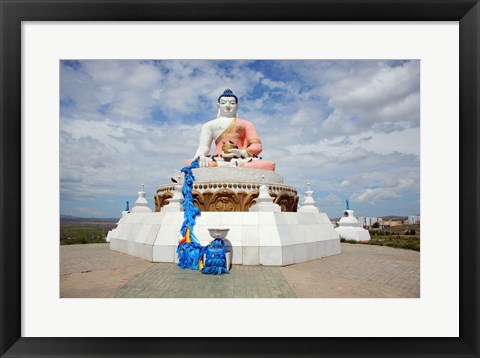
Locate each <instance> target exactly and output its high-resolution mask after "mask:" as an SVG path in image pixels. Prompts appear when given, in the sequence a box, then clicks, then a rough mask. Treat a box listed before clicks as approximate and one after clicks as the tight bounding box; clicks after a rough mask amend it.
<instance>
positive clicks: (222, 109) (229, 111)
mask: <svg viewBox="0 0 480 358" xmlns="http://www.w3.org/2000/svg"><path fill="white" fill-rule="evenodd" d="M217 107H218V113H217V117H220V116H222V117H236V116H237V112H238V98H237V96H235V95H234V94H233V92H232V91H231V90H229V89H226V90H225V91H224V92H223V93H222V94H221V95H220V97H218V103H217Z"/></svg>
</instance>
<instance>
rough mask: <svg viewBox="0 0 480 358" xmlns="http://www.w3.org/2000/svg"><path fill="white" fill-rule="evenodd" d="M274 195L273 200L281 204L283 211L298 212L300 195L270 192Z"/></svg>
mask: <svg viewBox="0 0 480 358" xmlns="http://www.w3.org/2000/svg"><path fill="white" fill-rule="evenodd" d="M270 195H271V196H272V197H274V199H273V202H274V203H275V204H278V205H280V207H281V208H282V211H286V212H296V211H297V207H298V195H291V194H288V193H280V194H273V195H272V194H270Z"/></svg>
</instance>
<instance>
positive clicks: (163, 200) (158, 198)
mask: <svg viewBox="0 0 480 358" xmlns="http://www.w3.org/2000/svg"><path fill="white" fill-rule="evenodd" d="M171 198H173V193H171V192H163V193H162V194H161V195H159V194H157V195H155V197H154V199H155V211H156V212H159V211H160V210H161V209H162V207H163V206H165V205H168V204H169V203H170V202H169V201H168V199H171Z"/></svg>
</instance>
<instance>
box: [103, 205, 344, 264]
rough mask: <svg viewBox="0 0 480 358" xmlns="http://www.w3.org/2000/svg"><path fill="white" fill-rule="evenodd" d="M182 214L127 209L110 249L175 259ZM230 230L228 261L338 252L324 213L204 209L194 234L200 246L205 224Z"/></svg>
mask: <svg viewBox="0 0 480 358" xmlns="http://www.w3.org/2000/svg"><path fill="white" fill-rule="evenodd" d="M182 222H183V212H154V213H129V214H127V215H125V216H124V217H122V218H121V219H120V221H119V222H118V225H117V228H115V229H114V230H112V231H110V232H109V233H108V237H107V239H108V240H109V241H110V248H111V249H112V250H115V251H119V252H123V253H126V254H129V255H133V256H136V257H140V258H143V259H145V260H149V261H153V262H178V257H177V254H176V249H177V246H178V242H179V240H180V239H181V237H180V232H179V231H180V227H181V224H182ZM212 227H215V228H228V229H230V231H229V233H228V236H227V238H226V240H225V241H226V243H227V241H228V244H229V246H230V245H231V247H230V248H229V251H231V252H232V263H233V264H237V265H238V264H243V265H269V266H285V265H291V264H294V263H300V262H305V261H309V260H314V259H318V258H321V257H325V256H331V255H336V254H339V253H340V238H339V236H338V234H337V233H336V231H335V230H334V228H333V227H332V224H331V223H330V220H329V218H328V216H327V215H326V214H325V213H318V212H317V213H298V212H202V214H201V216H199V217H198V218H197V225H196V226H195V229H194V233H195V235H196V236H197V238H198V239H199V241H200V243H201V244H202V245H207V244H208V243H210V241H211V240H212V238H211V237H210V235H209V233H208V228H212Z"/></svg>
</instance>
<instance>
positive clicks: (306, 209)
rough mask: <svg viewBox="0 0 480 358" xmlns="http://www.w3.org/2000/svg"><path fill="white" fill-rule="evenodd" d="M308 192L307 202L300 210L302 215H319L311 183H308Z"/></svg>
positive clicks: (306, 193) (306, 194)
mask: <svg viewBox="0 0 480 358" xmlns="http://www.w3.org/2000/svg"><path fill="white" fill-rule="evenodd" d="M307 188H308V189H307V191H306V192H305V200H304V201H303V203H302V206H301V207H300V208H299V209H298V212H300V213H318V212H320V211H319V210H318V208H317V207H316V206H315V200H314V199H313V191H312V190H311V189H310V183H307Z"/></svg>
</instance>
